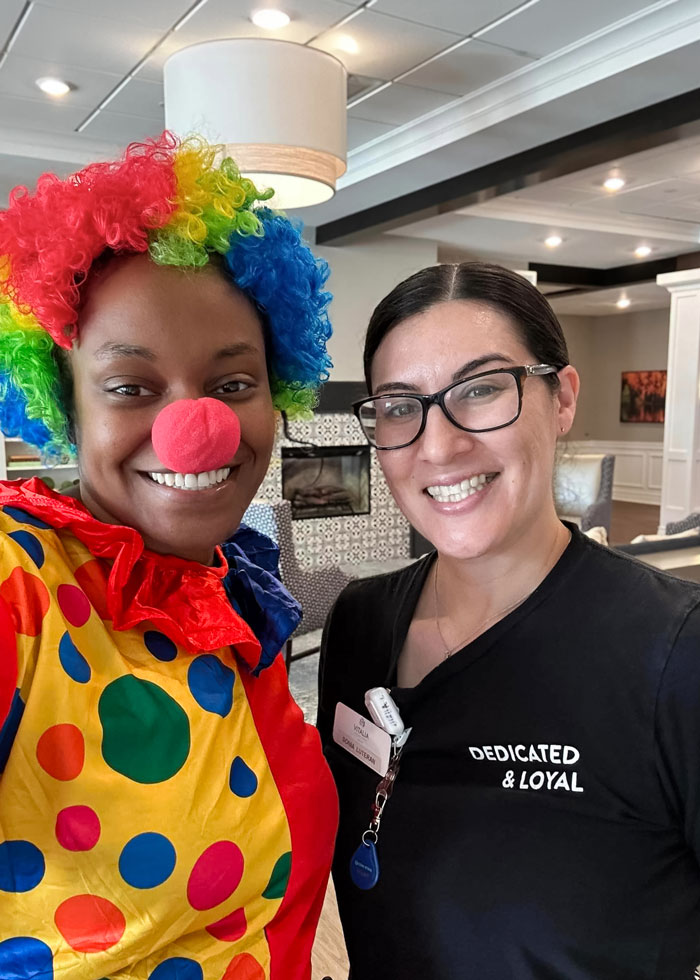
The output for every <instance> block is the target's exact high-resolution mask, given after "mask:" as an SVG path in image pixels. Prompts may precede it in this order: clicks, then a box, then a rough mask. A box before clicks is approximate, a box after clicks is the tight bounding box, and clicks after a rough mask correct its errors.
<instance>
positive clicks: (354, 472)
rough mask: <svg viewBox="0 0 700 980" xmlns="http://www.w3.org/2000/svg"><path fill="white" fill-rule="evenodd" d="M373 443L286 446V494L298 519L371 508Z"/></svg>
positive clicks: (284, 469)
mask: <svg viewBox="0 0 700 980" xmlns="http://www.w3.org/2000/svg"><path fill="white" fill-rule="evenodd" d="M369 473H370V466H369V446H304V447H296V446H295V447H294V448H291V447H289V446H283V447H282V496H283V497H284V499H285V500H289V501H290V503H291V505H292V517H293V518H294V519H295V520H299V519H301V518H308V517H343V516H346V515H352V514H369V512H370V479H369Z"/></svg>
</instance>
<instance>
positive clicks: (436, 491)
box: [425, 473, 496, 504]
mask: <svg viewBox="0 0 700 980" xmlns="http://www.w3.org/2000/svg"><path fill="white" fill-rule="evenodd" d="M495 475H496V474H495V473H478V474H477V475H476V476H470V477H467V479H466V480H462V481H461V482H460V483H451V484H450V485H449V486H433V487H426V488H425V489H426V492H427V493H429V494H430V496H431V497H432V498H433V500H437V501H438V503H441V504H454V503H458V502H459V501H460V500H466V499H467V497H471V496H472V495H473V494H475V493H478V492H479V490H483V489H484V487H485V486H486V485H487V484H488V483H490V482H491V480H493V478H494V477H495Z"/></svg>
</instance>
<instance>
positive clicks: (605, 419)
mask: <svg viewBox="0 0 700 980" xmlns="http://www.w3.org/2000/svg"><path fill="white" fill-rule="evenodd" d="M668 322H669V311H668V310H650V311H647V312H643V313H621V314H617V315H613V316H604V317H574V316H570V317H562V318H561V324H562V327H563V329H564V334H565V336H566V339H567V342H568V344H569V347H570V350H569V354H570V358H571V363H572V364H573V365H574V366H575V367H576V368H577V369H578V371H579V374H580V375H581V397H580V400H579V409H578V411H577V417H576V422H575V424H574V428H573V430H572V433H571V438H572V439H599V440H605V441H618V440H624V441H626V442H655V441H659V442H660V441H662V440H663V436H664V427H663V425H659V424H650V423H649V424H647V423H631V422H627V423H625V422H620V385H621V381H620V375H621V374H622V372H623V371H648V370H656V369H663V368H665V367H666V363H667V360H668Z"/></svg>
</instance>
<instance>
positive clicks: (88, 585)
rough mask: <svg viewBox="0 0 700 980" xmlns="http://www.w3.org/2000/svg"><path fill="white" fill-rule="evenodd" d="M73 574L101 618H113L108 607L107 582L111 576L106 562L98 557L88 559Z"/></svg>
mask: <svg viewBox="0 0 700 980" xmlns="http://www.w3.org/2000/svg"><path fill="white" fill-rule="evenodd" d="M73 574H74V575H75V580H76V582H77V583H78V585H79V586H80V588H81V589H82V590H83V592H84V593H85V595H86V596H87V597H88V600H89V602H90V605H91V606H92V608H93V609H94V610H95V612H96V613H97V615H98V616H99V617H100V619H111V618H112V617H111V615H110V612H109V609H108V608H107V582H108V581H109V576H108V572H107V569H106V568H105V566H104V564H103V563H102V562H101V561H99V560H98V559H97V558H93V559H91V560H90V561H86V562H85V564H84V565H81V566H80V568H77V569H76V570H75V571H74V572H73Z"/></svg>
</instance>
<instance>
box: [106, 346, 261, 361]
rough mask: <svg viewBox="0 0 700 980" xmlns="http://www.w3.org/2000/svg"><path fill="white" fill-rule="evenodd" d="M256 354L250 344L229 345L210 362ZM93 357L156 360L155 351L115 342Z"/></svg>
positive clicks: (107, 359)
mask: <svg viewBox="0 0 700 980" xmlns="http://www.w3.org/2000/svg"><path fill="white" fill-rule="evenodd" d="M257 353H259V351H258V349H257V347H254V346H253V345H252V344H247V343H239V344H230V345H229V346H228V347H222V348H221V350H218V351H217V352H216V353H215V354H214V357H213V358H212V360H215V361H221V360H223V359H224V358H226V357H238V356H239V355H241V354H257ZM95 357H96V358H97V360H98V361H109V360H112V359H113V358H117V357H140V358H142V359H143V360H146V361H156V360H158V355H157V354H156V353H155V351H152V350H150V348H148V347H141V346H140V345H139V344H122V343H119V342H117V341H107V343H105V344H102V346H101V347H98V348H97V350H96V351H95Z"/></svg>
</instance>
